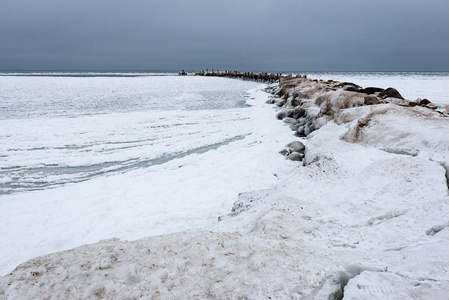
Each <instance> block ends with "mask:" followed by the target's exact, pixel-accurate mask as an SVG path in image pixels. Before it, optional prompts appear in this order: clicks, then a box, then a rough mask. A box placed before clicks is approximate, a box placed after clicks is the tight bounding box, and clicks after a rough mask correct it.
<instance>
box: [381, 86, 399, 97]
mask: <svg viewBox="0 0 449 300" xmlns="http://www.w3.org/2000/svg"><path fill="white" fill-rule="evenodd" d="M379 96H381V97H383V98H388V97H392V98H399V99H404V98H403V97H402V96H401V94H400V93H399V92H398V90H396V89H395V88H392V87H389V88H387V89H385V90H384V91H383V92H381V93H380V94H379Z"/></svg>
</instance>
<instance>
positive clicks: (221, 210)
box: [0, 90, 449, 299]
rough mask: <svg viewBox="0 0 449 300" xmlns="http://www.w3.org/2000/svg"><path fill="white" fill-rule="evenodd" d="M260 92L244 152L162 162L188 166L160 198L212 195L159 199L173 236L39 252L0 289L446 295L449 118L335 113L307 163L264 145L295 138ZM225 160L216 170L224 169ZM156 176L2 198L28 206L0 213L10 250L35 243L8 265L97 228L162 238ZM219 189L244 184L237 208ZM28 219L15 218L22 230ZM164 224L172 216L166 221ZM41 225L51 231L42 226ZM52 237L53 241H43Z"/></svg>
mask: <svg viewBox="0 0 449 300" xmlns="http://www.w3.org/2000/svg"><path fill="white" fill-rule="evenodd" d="M268 97H269V96H268V95H267V94H265V93H263V92H261V91H260V90H254V91H253V92H252V96H251V99H250V100H249V103H250V104H252V105H253V107H252V108H251V109H253V110H249V111H248V113H254V114H256V115H259V116H260V117H261V118H260V119H259V120H262V121H261V122H260V123H257V125H254V127H251V135H249V136H247V137H246V138H245V139H243V140H241V141H238V142H237V143H240V144H241V147H240V148H239V149H237V150H236V149H235V148H232V147H226V146H223V147H220V148H218V149H216V150H214V151H211V152H208V153H206V155H202V156H201V160H195V158H189V159H188V160H187V161H184V160H176V161H173V162H172V163H171V164H170V166H173V168H174V169H176V168H179V166H182V168H181V169H185V170H186V171H185V172H186V173H183V174H180V175H179V176H180V177H173V183H176V184H175V188H176V190H175V191H174V190H170V191H166V192H165V193H164V192H163V191H158V193H157V195H158V199H160V200H161V201H160V202H157V203H156V204H154V205H155V207H159V209H160V207H161V206H163V205H164V203H165V204H166V203H168V202H165V201H164V198H168V197H172V195H173V193H174V194H175V195H178V193H179V195H185V196H186V197H189V198H198V199H205V198H207V195H209V199H210V201H202V202H198V203H196V202H190V201H189V202H188V203H187V202H186V203H182V202H181V203H180V204H179V205H177V206H176V207H174V206H167V207H166V209H167V211H169V210H170V211H171V213H173V211H175V212H179V218H181V216H182V217H183V218H184V219H183V220H180V219H170V220H169V219H167V220H165V219H164V215H163V214H162V213H161V215H159V216H157V219H158V220H159V222H161V223H164V224H162V225H160V226H161V227H160V228H161V229H160V232H159V233H167V231H168V232H172V233H170V234H162V235H159V236H152V237H147V238H143V239H140V240H136V241H124V240H119V239H108V240H104V241H101V242H99V243H95V244H91V245H84V246H81V247H78V248H75V249H72V250H68V251H63V252H59V253H54V254H49V255H46V256H42V257H38V258H34V259H32V260H29V261H27V262H25V263H23V264H21V265H19V267H17V268H16V269H15V270H14V271H12V272H11V273H9V274H8V275H6V276H4V277H1V279H0V297H5V298H7V299H19V298H21V299H22V298H36V297H38V298H40V297H42V298H44V297H53V298H87V299H95V298H124V297H127V298H131V299H135V298H141V297H143V298H150V297H152V298H160V299H195V298H197V299H204V298H231V299H232V298H234V299H240V298H248V299H261V298H268V297H270V298H273V299H341V298H342V297H344V298H345V299H447V295H449V274H448V272H449V229H448V228H449V222H448V217H447V216H448V215H449V196H448V183H447V179H446V175H445V174H446V170H445V168H444V166H447V165H448V164H449V158H448V157H447V155H448V153H449V151H448V149H449V135H448V132H449V120H448V118H447V117H442V116H440V115H439V114H438V113H436V112H434V111H432V110H429V109H424V108H420V107H415V108H411V107H402V106H398V105H395V104H382V105H376V106H369V107H367V106H361V107H351V108H344V109H337V110H336V114H334V117H335V120H331V119H325V120H324V119H322V120H321V121H322V123H321V124H320V127H321V128H320V129H319V130H316V131H314V132H313V133H312V134H310V135H309V136H308V138H307V140H305V139H302V141H303V143H304V144H305V145H306V152H305V160H304V166H302V165H301V164H299V163H297V162H289V161H286V160H283V159H282V156H280V155H279V154H277V155H278V157H281V159H278V158H276V157H275V156H272V154H270V153H271V152H273V151H274V152H276V151H275V149H276V150H277V151H279V150H280V148H281V147H284V146H285V145H286V144H287V143H288V142H290V141H291V140H293V139H297V138H294V137H293V136H292V134H291V132H290V130H289V129H288V127H287V125H285V124H283V123H282V122H280V121H274V112H273V110H272V108H271V107H268V106H265V105H263V103H264V102H265V101H266V100H267V99H268ZM312 99H315V98H313V97H312ZM311 101H312V100H311ZM313 101H315V100H313ZM355 101H356V100H355ZM334 104H335V105H339V104H338V103H334ZM309 110H310V114H311V115H313V114H314V113H315V114H316V116H317V117H318V112H319V110H320V109H319V108H318V110H317V107H316V106H314V105H312V104H311V105H310V107H309ZM362 119H363V120H364V121H363V126H362V127H361V126H360V123H359V121H360V120H362ZM270 120H271V121H270ZM272 121H274V122H272ZM276 122H277V123H276ZM265 138H267V139H271V141H272V142H271V143H267V141H266V140H265ZM262 140H263V143H262V145H261V146H260V147H259V146H258V145H259V143H260V141H262ZM231 148H232V149H234V150H232V149H231ZM245 149H250V151H248V152H247V155H243V154H242V151H246V150H245ZM270 151H271V152H270ZM237 153H238V154H237ZM222 155H223V156H222ZM220 158H222V159H223V158H225V159H226V161H225V165H226V164H229V163H230V162H232V164H231V165H230V166H229V169H228V170H227V171H228V172H229V173H227V174H217V177H216V178H213V179H209V178H202V177H201V171H199V172H198V173H197V174H192V177H191V178H189V179H188V180H186V179H185V178H188V176H187V175H186V174H189V171H190V169H189V168H188V166H189V164H195V165H196V167H195V169H196V170H201V168H198V165H200V166H201V165H202V164H204V168H210V167H214V165H213V164H216V163H220V161H221V159H220ZM268 158H270V159H268ZM239 159H241V160H239ZM253 163H254V164H257V163H261V164H272V169H271V170H272V171H273V172H275V176H273V173H271V174H269V176H268V174H267V175H266V176H267V177H264V176H265V175H263V174H262V175H256V174H255V173H253V172H255V171H256V170H257V168H253V167H249V168H248V165H247V164H251V165H252V164H253ZM219 169H220V170H224V169H223V166H222V165H221V166H220V168H219ZM237 170H238V172H245V170H248V175H247V177H246V180H245V182H251V183H253V184H250V185H244V186H240V185H238V184H236V186H230V185H229V184H227V181H228V180H231V177H232V174H235V173H233V172H236V171H237ZM156 171H157V172H156ZM160 172H168V170H165V171H164V170H159V169H157V167H156V168H154V169H152V170H151V172H150V171H133V172H130V173H129V174H130V175H128V176H127V177H124V175H120V176H111V177H109V178H108V179H107V180H104V179H103V180H102V181H100V180H95V179H94V180H91V181H88V182H85V183H82V184H83V186H82V187H83V190H85V191H87V192H86V193H84V192H81V191H80V189H79V188H76V186H73V187H65V189H66V192H64V193H63V197H58V198H57V199H52V193H54V190H53V191H51V190H50V191H43V192H39V193H46V194H45V195H48V197H45V198H46V199H47V200H46V201H45V202H43V203H40V206H39V207H36V206H33V205H32V204H31V202H30V201H32V200H31V199H30V198H31V197H30V196H32V195H33V193H35V192H31V193H28V194H27V197H20V195H17V196H14V199H11V201H3V202H1V205H2V206H3V207H2V209H1V212H4V211H5V209H6V210H9V211H14V210H13V208H14V207H15V208H16V209H17V212H19V210H18V209H19V207H20V210H21V211H23V210H24V209H30V211H29V213H27V212H25V213H23V216H24V218H22V219H20V218H19V219H18V220H17V223H16V222H15V221H13V220H12V219H11V218H8V216H7V215H6V214H4V215H3V216H1V218H0V220H3V221H2V222H5V221H4V220H5V218H6V220H8V221H7V223H6V224H5V223H4V224H5V225H8V226H10V227H9V228H14V230H13V231H11V230H8V232H6V230H3V231H2V234H3V236H2V242H3V241H6V242H7V243H8V249H11V248H9V247H12V248H13V249H16V251H17V250H18V249H27V248H28V249H29V251H30V252H29V253H28V254H23V255H22V256H20V257H19V259H17V257H18V256H17V253H15V254H14V255H13V254H9V252H4V253H3V254H2V255H3V257H5V255H6V257H7V258H9V260H10V261H11V260H12V261H13V263H11V264H8V265H7V266H3V269H2V270H4V271H5V270H7V271H9V269H11V268H12V267H13V266H14V263H15V262H18V261H23V260H25V259H27V258H30V257H32V256H35V255H36V251H35V248H34V247H35V245H36V242H37V241H39V239H41V240H42V243H43V244H48V243H49V241H50V245H51V244H52V243H54V244H53V245H52V247H48V246H47V248H46V249H43V250H42V251H41V253H42V254H45V253H49V252H52V251H54V250H55V248H57V247H58V246H59V247H62V248H65V249H67V248H69V247H70V246H71V245H73V246H76V245H81V244H84V243H89V242H94V241H95V238H98V237H99V236H100V235H105V233H106V235H110V236H111V237H112V236H114V237H119V238H126V239H133V238H139V237H142V236H144V235H145V233H146V232H147V235H149V234H153V235H155V234H158V226H159V224H157V223H154V222H152V221H151V219H150V218H148V221H147V222H148V223H147V226H148V228H149V229H148V231H145V230H142V228H141V226H142V223H140V222H142V220H146V213H145V211H148V206H147V205H148V204H147V202H145V201H144V200H145V199H146V198H145V197H146V196H145V195H148V192H149V191H150V190H149V188H148V187H146V185H145V183H149V182H150V183H151V182H157V177H158V176H162V175H158V174H160ZM224 173H226V170H224ZM153 174H154V175H153ZM174 174H175V173H174ZM193 175H194V176H193ZM197 176H200V177H199V178H197ZM254 176H261V177H257V178H254ZM162 177H163V178H166V176H165V175H163V176H162ZM193 177H195V178H193ZM183 178H184V180H186V182H183ZM124 179H126V180H125V181H124ZM207 180H212V181H213V182H214V185H211V184H208V183H210V182H212V181H207ZM123 182H124V183H125V184H126V185H128V186H129V189H126V191H128V192H130V193H133V194H134V195H133V197H131V198H132V199H134V200H133V201H132V202H131V203H121V202H120V199H121V198H122V197H123V196H124V195H122V194H120V193H122V192H124V190H123V189H121V188H117V189H115V187H116V186H118V187H122V186H120V185H121V184H123ZM220 183H221V184H220ZM217 185H218V187H217ZM243 187H244V188H243ZM221 188H223V189H226V188H228V189H229V188H232V189H235V191H236V194H235V195H237V194H238V193H241V192H244V193H242V194H241V195H240V198H239V199H238V200H237V199H235V198H234V199H233V201H235V200H237V201H236V204H235V205H234V210H233V211H232V212H231V207H232V202H233V201H231V202H230V201H229V200H226V201H223V200H222V198H220V193H219V191H220V189H221ZM94 189H97V191H95V193H94V194H93V192H94ZM60 193H61V191H60V190H59V191H58V194H59V195H61V194H60ZM102 193H106V194H105V195H104V196H100V195H101V194H102ZM186 193H191V194H186ZM236 197H237V196H236ZM128 198H129V197H128ZM91 199H95V201H94V202H92V200H91ZM12 200H14V201H12ZM64 200H65V201H64ZM75 200H77V201H75ZM58 205H59V206H58ZM215 205H217V206H219V207H215ZM128 206H129V207H128ZM136 206H137V210H138V211H141V214H138V215H133V218H127V216H130V215H129V214H128V213H127V212H128V211H130V210H129V209H130V208H131V207H132V209H133V210H136ZM39 210H40V211H39ZM51 210H54V214H53V216H58V215H62V218H59V221H58V222H60V223H57V222H55V221H50V219H49V218H42V220H38V219H37V218H33V219H32V220H26V218H25V216H26V217H30V216H31V215H32V213H36V215H37V216H46V214H47V213H49V212H50V211H51ZM199 210H201V211H202V214H201V213H200V214H198V211H199ZM36 211H37V212H36ZM73 211H78V212H82V213H80V214H79V215H78V217H80V216H81V217H82V216H83V214H84V213H87V212H88V211H90V212H91V216H90V217H89V219H81V220H75V219H73V218H72V219H70V217H69V215H70V213H69V212H73ZM102 211H103V212H104V213H101V212H102ZM111 214H112V215H114V214H115V215H114V217H110V215H111ZM17 215H19V216H20V214H19V213H18V214H17ZM174 215H175V213H174ZM217 216H221V217H220V221H218V220H217V219H216V217H217ZM68 217H69V219H68V220H66V219H65V218H68ZM16 218H17V217H16ZM86 220H89V222H91V223H89V222H86ZM214 220H215V221H214ZM114 221H115V222H117V223H114ZM48 222H55V223H53V224H48ZM22 223H25V224H23V227H22V225H20V226H19V225H18V224H22ZM167 224H174V225H170V229H169V230H167ZM11 225H13V226H12V227H11ZM69 225H70V226H69ZM35 226H36V229H35V228H34V227H35ZM83 226H84V228H85V232H84V233H83V230H80V229H81V228H83ZM71 227H73V228H74V229H73V234H74V235H75V236H79V237H78V238H77V239H75V241H74V242H70V243H66V244H64V245H63V246H61V245H57V244H58V243H60V242H61V240H63V237H64V236H69V235H72V232H69V234H68V232H67V230H68V229H69V228H71ZM111 227H112V228H111ZM1 228H6V227H3V224H2V227H1ZM45 228H53V230H52V232H51V233H48V235H46V234H45V233H44V231H45ZM54 228H59V229H60V230H61V232H60V233H58V232H55V230H54ZM30 229H31V230H32V232H28V233H27V234H28V237H29V238H31V241H30V242H29V244H28V245H24V244H19V242H18V241H17V240H18V239H17V238H15V237H14V236H13V235H15V234H23V232H25V231H26V230H30ZM187 229H189V230H187ZM182 230H186V231H182ZM80 232H81V233H82V234H80ZM55 234H56V235H57V237H56V238H54V239H53V238H50V236H54V235H55ZM5 235H6V238H5ZM8 236H10V238H8ZM130 236H131V237H130ZM72 239H73V237H72ZM44 241H45V242H44ZM14 243H15V244H14ZM38 244H39V243H38ZM2 249H5V248H3V247H2ZM31 249H33V251H31ZM25 252H26V251H25ZM8 255H9V256H8Z"/></svg>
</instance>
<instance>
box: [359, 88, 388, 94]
mask: <svg viewBox="0 0 449 300" xmlns="http://www.w3.org/2000/svg"><path fill="white" fill-rule="evenodd" d="M383 91H384V89H381V88H377V87H367V88H364V89H363V90H361V91H360V92H361V93H364V94H368V95H372V94H375V93H381V92H383Z"/></svg>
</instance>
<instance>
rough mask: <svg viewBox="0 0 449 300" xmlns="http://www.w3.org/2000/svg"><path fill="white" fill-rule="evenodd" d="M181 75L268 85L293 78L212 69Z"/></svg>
mask: <svg viewBox="0 0 449 300" xmlns="http://www.w3.org/2000/svg"><path fill="white" fill-rule="evenodd" d="M179 75H194V76H215V77H227V78H236V79H244V80H253V81H258V82H267V83H275V82H279V81H280V80H281V79H282V78H285V77H292V75H288V76H285V75H282V73H266V72H261V73H254V72H240V71H214V69H212V70H211V71H209V70H206V71H204V70H201V71H199V72H196V73H193V74H190V73H187V72H186V71H184V70H182V71H181V72H179ZM306 77H307V76H306V75H304V76H302V75H296V78H306Z"/></svg>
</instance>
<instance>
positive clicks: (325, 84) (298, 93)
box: [266, 76, 449, 155]
mask: <svg viewBox="0 0 449 300" xmlns="http://www.w3.org/2000/svg"><path fill="white" fill-rule="evenodd" d="M266 91H267V92H269V93H271V94H273V95H274V97H273V98H271V99H269V100H268V101H267V103H269V104H275V105H276V106H277V107H279V109H278V110H279V111H278V113H277V115H276V116H277V118H278V119H279V120H283V121H284V122H285V123H287V124H288V126H289V127H290V128H291V129H292V130H293V131H295V135H296V136H297V137H306V136H308V135H309V134H310V133H312V132H313V131H314V130H317V129H319V128H320V127H322V126H323V125H324V124H326V123H327V122H328V121H330V120H334V121H336V122H337V123H338V124H341V123H347V122H350V121H352V120H353V119H354V118H355V116H353V117H351V113H350V110H347V109H350V108H353V107H360V106H371V105H387V104H393V105H398V106H402V107H407V108H410V109H414V110H416V111H419V110H422V109H430V110H433V111H434V112H435V113H437V114H439V115H440V116H442V117H448V116H449V106H447V105H446V106H438V105H436V104H434V103H432V102H430V101H429V100H428V99H422V100H421V99H417V100H415V101H409V100H406V99H404V98H403V97H402V95H401V94H400V93H399V92H398V91H397V90H396V89H394V88H392V87H390V88H387V89H382V88H377V87H367V88H362V87H360V86H358V85H356V84H354V83H350V82H338V81H333V80H328V81H323V80H317V79H308V78H307V77H306V76H296V77H293V76H286V77H281V78H280V82H279V85H272V86H270V87H268V88H267V89H266ZM282 154H284V155H285V154H286V152H283V153H282Z"/></svg>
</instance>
